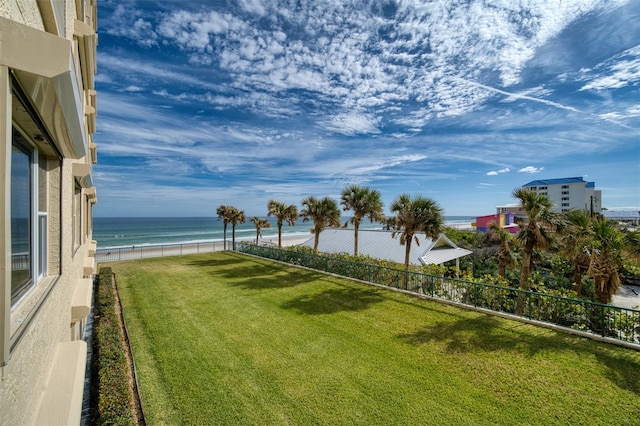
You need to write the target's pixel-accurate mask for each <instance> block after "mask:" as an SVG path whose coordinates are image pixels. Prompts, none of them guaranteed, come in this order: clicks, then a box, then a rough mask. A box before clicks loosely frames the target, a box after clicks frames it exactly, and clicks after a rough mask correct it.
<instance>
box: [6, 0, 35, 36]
mask: <svg viewBox="0 0 640 426" xmlns="http://www.w3.org/2000/svg"><path fill="white" fill-rule="evenodd" d="M0 16H4V17H5V18H9V19H11V20H12V21H16V22H19V23H21V24H24V25H28V26H30V27H32V28H35V29H38V30H42V31H44V23H43V21H42V17H41V16H40V9H39V8H38V4H37V3H36V0H0Z"/></svg>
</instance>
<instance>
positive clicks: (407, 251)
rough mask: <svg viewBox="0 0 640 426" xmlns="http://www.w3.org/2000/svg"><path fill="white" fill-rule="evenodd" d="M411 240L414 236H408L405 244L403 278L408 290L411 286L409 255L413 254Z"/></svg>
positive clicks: (403, 284)
mask: <svg viewBox="0 0 640 426" xmlns="http://www.w3.org/2000/svg"><path fill="white" fill-rule="evenodd" d="M411 240H413V237H411V238H408V239H407V242H406V243H405V246H404V271H405V272H404V276H403V278H402V281H403V282H402V287H403V288H404V289H405V290H407V289H408V287H409V257H410V255H411Z"/></svg>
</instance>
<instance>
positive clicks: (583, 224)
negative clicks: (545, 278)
mask: <svg viewBox="0 0 640 426" xmlns="http://www.w3.org/2000/svg"><path fill="white" fill-rule="evenodd" d="M564 222H565V223H566V228H564V229H563V230H562V233H561V234H562V248H561V252H562V253H563V254H564V256H566V257H567V258H569V259H571V261H572V262H573V268H574V269H573V271H574V272H573V282H574V288H575V290H576V293H577V295H578V297H580V295H581V293H582V276H583V275H584V273H585V272H587V270H588V269H589V265H590V264H591V256H590V254H589V247H588V244H589V242H590V240H591V235H592V234H591V225H592V221H591V215H590V214H589V212H587V211H586V210H569V211H567V212H565V213H564Z"/></svg>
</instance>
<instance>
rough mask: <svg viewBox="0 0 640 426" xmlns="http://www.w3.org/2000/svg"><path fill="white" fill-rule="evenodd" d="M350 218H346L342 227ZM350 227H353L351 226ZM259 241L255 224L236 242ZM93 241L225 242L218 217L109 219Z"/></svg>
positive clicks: (304, 228) (298, 226)
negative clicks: (256, 239)
mask: <svg viewBox="0 0 640 426" xmlns="http://www.w3.org/2000/svg"><path fill="white" fill-rule="evenodd" d="M266 219H267V220H268V221H269V223H270V224H271V228H263V229H262V241H268V240H272V241H273V242H277V241H278V229H277V227H276V219H275V218H273V217H267V218H266ZM349 219H350V217H343V218H342V219H341V221H342V223H345V222H347V221H348V220H349ZM445 221H446V223H447V224H452V225H455V224H470V223H471V222H473V221H475V217H471V216H446V217H445ZM312 226H313V222H303V221H302V220H301V219H299V220H298V221H297V222H296V223H295V225H294V226H289V225H288V224H286V223H285V224H284V225H283V226H282V235H283V236H285V235H307V234H308V233H309V229H310V228H311V227H312ZM349 227H350V228H352V227H353V226H352V225H351V224H349ZM381 228H382V225H381V224H380V223H375V222H374V223H371V222H369V221H368V220H365V221H363V222H362V223H361V225H360V229H381ZM255 238H256V228H255V226H254V225H253V222H251V221H249V220H248V221H247V223H245V224H242V225H238V226H236V240H247V239H254V240H255ZM93 239H94V240H96V241H97V243H98V248H117V247H129V246H146V245H158V244H187V243H202V242H212V241H222V240H223V223H222V221H221V220H218V219H217V218H215V217H134V218H124V217H115V218H105V217H96V218H94V219H93ZM227 241H231V225H228V226H227Z"/></svg>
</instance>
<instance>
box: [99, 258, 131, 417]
mask: <svg viewBox="0 0 640 426" xmlns="http://www.w3.org/2000/svg"><path fill="white" fill-rule="evenodd" d="M112 277H113V273H112V272H111V268H105V267H102V268H100V274H99V275H98V286H97V291H96V294H95V295H94V297H95V299H94V312H95V313H94V335H93V359H92V365H91V370H92V372H91V375H92V378H91V424H93V425H135V424H136V420H135V418H134V415H133V410H132V408H131V406H132V405H131V402H130V401H132V400H133V398H132V395H131V391H130V389H129V370H128V367H127V359H126V357H125V348H124V344H123V339H122V335H121V331H120V318H119V316H118V314H117V313H116V304H115V295H114V292H113V286H112Z"/></svg>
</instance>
